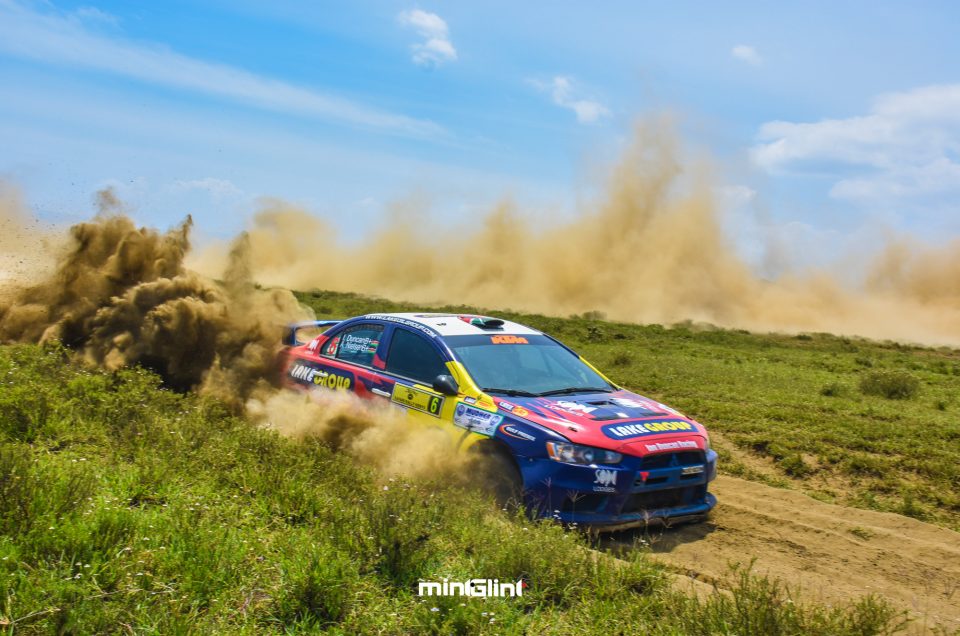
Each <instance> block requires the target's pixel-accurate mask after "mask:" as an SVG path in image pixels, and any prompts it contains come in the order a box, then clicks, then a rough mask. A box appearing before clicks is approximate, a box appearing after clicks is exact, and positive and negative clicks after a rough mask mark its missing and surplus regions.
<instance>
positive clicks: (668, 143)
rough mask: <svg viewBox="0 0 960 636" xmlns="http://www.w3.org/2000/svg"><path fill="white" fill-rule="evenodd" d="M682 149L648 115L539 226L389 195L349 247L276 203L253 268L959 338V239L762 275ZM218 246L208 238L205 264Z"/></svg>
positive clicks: (399, 290)
mask: <svg viewBox="0 0 960 636" xmlns="http://www.w3.org/2000/svg"><path fill="white" fill-rule="evenodd" d="M680 157H681V153H680V149H679V148H678V145H677V142H676V139H675V137H674V136H673V134H672V133H671V132H670V127H669V126H668V125H664V124H663V122H659V121H654V122H646V123H643V124H641V125H639V126H638V127H637V130H636V134H635V136H634V139H633V142H632V144H631V145H630V147H629V148H628V149H627V150H626V151H625V152H624V154H623V157H622V158H621V160H620V162H619V164H618V165H617V166H616V167H615V168H614V169H613V171H612V174H611V175H610V177H609V181H608V183H607V187H606V189H605V190H604V192H603V195H602V196H601V197H600V200H599V201H597V202H595V203H594V204H592V205H587V206H584V207H582V208H581V209H580V210H579V212H578V214H577V216H576V217H575V218H573V219H572V220H568V221H557V220H553V221H550V222H548V223H536V222H534V220H533V219H532V218H531V216H530V215H528V214H525V213H524V212H523V211H522V210H519V209H517V208H516V207H515V206H514V205H512V204H511V203H509V202H504V203H502V204H500V205H498V206H496V207H495V208H494V209H492V210H490V211H489V213H488V214H487V215H486V216H485V217H483V218H480V219H476V220H474V219H471V220H469V221H463V222H460V223H458V224H452V225H449V226H447V227H444V226H442V225H440V224H438V223H436V222H432V221H431V220H430V219H429V218H428V217H427V216H426V214H425V211H424V210H422V209H417V208H416V206H395V207H394V208H392V209H391V210H389V211H388V214H387V215H386V217H385V218H384V219H383V222H382V223H381V224H380V229H378V230H377V231H376V232H375V233H374V234H372V235H371V236H369V237H368V238H367V239H366V240H365V241H364V242H363V243H362V244H360V245H357V246H344V245H342V244H340V243H339V242H338V240H337V238H336V235H335V232H334V231H333V229H332V228H331V227H330V226H329V225H328V224H327V223H325V222H324V221H323V220H322V219H319V218H317V217H316V216H313V215H312V214H310V213H309V212H308V211H306V210H304V209H302V208H298V207H296V206H294V205H291V204H289V203H285V202H283V201H280V200H269V201H266V202H264V204H263V206H262V208H261V209H260V210H259V212H258V213H257V214H256V215H255V217H254V219H253V222H252V227H251V228H250V230H249V240H250V265H251V268H252V271H253V275H254V276H255V278H256V279H257V280H258V281H260V282H261V283H264V284H269V285H278V286H285V287H289V288H294V289H311V288H320V289H328V290H333V291H352V292H360V293H367V294H375V295H381V296H385V297H388V298H392V299H397V300H408V301H412V302H416V303H420V304H423V305H434V304H468V305H477V306H481V307H487V308H490V309H496V308H510V309H514V310H521V311H533V312H539V313H546V314H553V315H570V314H580V313H584V312H587V311H591V312H592V311H599V312H602V313H603V314H604V315H606V317H607V318H609V319H612V320H622V321H629V322H640V323H651V322H655V323H662V324H672V323H676V322H682V321H694V322H706V323H711V324H715V325H719V326H724V327H736V328H745V329H750V330H755V331H782V332H802V331H824V332H832V333H838V334H845V335H859V336H865V337H869V338H876V339H892V340H899V341H906V342H922V343H926V344H935V345H939V344H949V345H954V346H956V345H960V240H958V241H955V242H954V243H953V244H951V245H950V246H948V247H945V248H942V249H940V250H933V249H927V248H924V247H923V246H921V245H916V244H911V243H909V242H908V241H906V240H905V239H895V240H893V241H891V243H890V244H889V245H888V246H887V247H885V248H882V249H880V250H879V251H878V253H875V254H863V255H862V256H861V257H860V261H861V262H862V263H863V264H864V269H865V270H866V271H867V275H866V276H865V277H864V279H863V280H862V281H861V283H860V284H858V285H855V286H851V285H849V284H847V283H842V282H840V280H841V278H842V277H841V276H838V275H835V273H834V272H831V271H828V270H823V271H819V272H812V273H811V272H804V273H799V272H795V273H790V272H787V273H786V274H783V275H781V276H779V277H778V278H777V279H776V280H772V281H770V280H764V279H763V278H761V277H760V276H758V275H757V274H756V273H755V272H754V271H753V270H752V269H751V268H750V267H749V266H748V265H747V264H746V263H745V262H744V261H743V260H742V259H741V258H740V257H739V256H738V254H737V252H736V250H735V249H734V247H733V245H732V243H731V242H730V241H729V240H728V238H727V237H726V236H725V235H724V232H723V230H722V228H721V225H720V221H719V214H718V207H717V202H716V200H715V195H714V189H713V188H712V187H711V186H712V183H711V180H710V178H709V172H708V171H707V170H698V169H695V168H694V169H691V168H689V167H685V166H684V165H683V164H682V162H681V160H680ZM767 247H768V250H769V251H770V253H769V254H768V260H778V255H777V254H776V253H775V252H776V246H775V245H770V246H767ZM225 255H226V254H225V249H224V248H223V247H222V246H221V247H217V246H210V247H209V248H207V249H206V250H203V251H202V252H201V254H199V255H198V258H197V264H198V267H200V268H201V269H203V268H209V267H212V266H214V264H222V263H223V262H224V258H225Z"/></svg>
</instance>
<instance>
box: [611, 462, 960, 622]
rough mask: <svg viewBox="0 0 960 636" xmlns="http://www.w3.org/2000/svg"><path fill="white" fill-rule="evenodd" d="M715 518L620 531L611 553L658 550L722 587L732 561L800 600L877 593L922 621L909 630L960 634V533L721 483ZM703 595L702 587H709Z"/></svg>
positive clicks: (679, 567) (746, 484)
mask: <svg viewBox="0 0 960 636" xmlns="http://www.w3.org/2000/svg"><path fill="white" fill-rule="evenodd" d="M711 492H714V493H715V494H716V495H717V499H718V500H719V504H718V505H717V508H716V509H715V510H714V512H713V514H712V515H711V517H710V519H709V521H707V522H706V523H702V524H696V525H687V526H681V527H679V528H673V529H659V530H658V529H650V530H647V531H635V532H621V533H615V534H612V535H610V536H608V537H606V538H605V539H604V540H603V546H604V547H605V548H606V549H610V550H616V549H622V548H623V547H625V546H631V545H633V544H634V542H635V541H636V540H637V539H640V538H642V539H645V540H646V541H648V542H649V544H650V550H651V553H652V555H653V556H654V558H656V559H657V560H659V561H661V562H663V563H666V564H667V565H669V566H670V567H671V569H673V570H674V571H676V572H678V573H682V574H685V575H686V576H688V577H690V578H692V579H695V580H698V581H702V582H706V583H716V584H717V585H718V586H721V587H722V586H723V581H724V580H725V579H726V578H727V576H728V575H729V574H730V567H731V565H732V564H738V563H739V564H741V565H744V566H746V565H749V564H750V563H751V561H753V571H754V573H756V574H761V575H767V576H770V577H772V578H777V579H780V580H781V581H782V582H783V583H785V584H786V585H787V586H788V587H789V588H790V589H791V590H792V591H793V592H794V593H795V598H798V599H801V600H805V601H816V602H822V603H827V604H832V603H837V602H845V601H849V600H851V599H854V598H857V597H860V596H863V595H865V594H870V593H875V594H878V595H880V596H882V597H883V598H885V599H887V600H888V601H889V602H890V603H891V604H892V605H894V606H895V607H898V608H901V609H906V610H908V611H909V612H910V614H911V617H912V618H913V619H914V624H913V625H912V627H911V629H910V631H914V632H923V631H928V630H933V629H935V628H940V629H945V630H946V631H947V632H948V633H953V632H954V631H956V630H960V534H958V533H956V532H953V531H951V530H947V529H945V528H941V527H938V526H934V525H930V524H927V523H923V522H921V521H917V520H915V519H911V518H909V517H903V516H901V515H896V514H892V513H882V512H873V511H870V510H860V509H857V508H847V507H844V506H837V505H832V504H827V503H823V502H820V501H817V500H815V499H812V498H810V497H808V496H806V495H804V494H802V493H799V492H796V491H791V490H784V489H779V488H772V487H770V486H765V485H763V484H758V483H755V482H750V481H745V480H742V479H737V478H734V477H719V478H718V479H717V480H716V482H714V485H712V486H711ZM701 589H702V586H701Z"/></svg>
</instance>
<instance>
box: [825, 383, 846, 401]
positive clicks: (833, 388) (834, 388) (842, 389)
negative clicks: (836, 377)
mask: <svg viewBox="0 0 960 636" xmlns="http://www.w3.org/2000/svg"><path fill="white" fill-rule="evenodd" d="M846 392H847V387H846V386H844V385H843V384H841V383H840V382H830V383H829V384H824V385H823V387H821V389H820V395H823V396H825V397H839V396H841V395H844V394H846Z"/></svg>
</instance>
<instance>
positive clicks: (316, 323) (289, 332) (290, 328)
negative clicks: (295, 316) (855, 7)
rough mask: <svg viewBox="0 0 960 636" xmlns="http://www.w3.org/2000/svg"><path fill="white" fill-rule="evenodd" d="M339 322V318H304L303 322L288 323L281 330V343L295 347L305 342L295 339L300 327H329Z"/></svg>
mask: <svg viewBox="0 0 960 636" xmlns="http://www.w3.org/2000/svg"><path fill="white" fill-rule="evenodd" d="M341 322H342V321H340V320H305V321H303V322H295V323H292V324H289V325H287V326H286V327H285V328H284V330H283V344H285V345H287V346H289V347H296V346H298V345H302V344H306V343H305V342H300V341H299V340H297V332H298V331H300V330H301V329H306V328H307V327H327V328H330V327H332V326H334V325H339V324H340V323H341Z"/></svg>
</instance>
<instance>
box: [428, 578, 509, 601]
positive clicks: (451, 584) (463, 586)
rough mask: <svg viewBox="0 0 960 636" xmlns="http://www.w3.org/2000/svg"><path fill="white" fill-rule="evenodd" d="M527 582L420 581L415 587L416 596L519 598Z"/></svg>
mask: <svg viewBox="0 0 960 636" xmlns="http://www.w3.org/2000/svg"><path fill="white" fill-rule="evenodd" d="M525 587H527V582H526V581H524V580H523V579H517V582H516V583H501V582H500V579H470V580H469V581H450V580H448V579H443V581H420V583H419V584H418V585H417V596H469V597H473V598H487V597H501V598H503V597H507V596H510V597H520V596H523V588H525Z"/></svg>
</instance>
